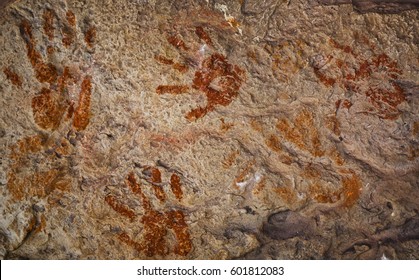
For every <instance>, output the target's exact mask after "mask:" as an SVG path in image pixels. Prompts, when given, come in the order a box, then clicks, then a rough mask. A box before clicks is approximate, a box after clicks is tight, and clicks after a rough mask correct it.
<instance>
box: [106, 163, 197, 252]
mask: <svg viewBox="0 0 419 280" xmlns="http://www.w3.org/2000/svg"><path fill="white" fill-rule="evenodd" d="M142 175H143V176H145V180H146V181H147V185H146V186H147V187H148V188H150V189H151V190H152V192H153V193H154V196H155V197H156V199H157V201H158V202H159V203H160V204H161V205H163V206H164V209H163V210H156V209H155V207H153V204H152V201H151V200H150V199H149V198H148V197H147V195H146V192H144V191H143V189H144V185H142V184H141V183H140V182H139V181H138V180H137V176H136V175H135V173H134V172H131V173H129V174H128V176H127V178H126V180H125V185H126V186H127V187H128V189H129V190H130V194H131V195H132V196H133V197H134V198H135V199H136V200H139V202H140V203H141V207H142V209H143V214H142V215H140V214H137V212H136V211H135V209H132V208H131V207H130V206H128V205H127V203H124V202H123V198H121V197H117V196H115V195H112V194H108V195H107V196H106V197H105V202H106V203H107V204H108V205H109V206H110V207H111V208H112V209H113V210H114V211H115V212H117V213H118V214H119V215H120V216H121V217H125V218H127V219H128V220H129V222H131V223H132V222H137V221H138V220H139V221H140V222H141V224H142V225H143V228H142V231H141V238H140V240H138V241H137V240H135V239H134V238H132V237H131V236H130V234H129V233H127V232H126V231H122V232H119V233H118V234H117V238H118V239H119V240H120V241H121V242H123V243H125V244H126V245H128V246H130V247H132V248H134V249H135V250H136V251H138V252H141V253H144V254H145V255H146V256H147V257H153V256H166V255H168V254H171V253H174V254H176V255H179V256H186V255H188V253H189V252H190V251H191V250H192V240H191V236H190V233H189V227H188V225H187V223H186V219H187V217H186V215H185V213H184V211H183V210H178V209H176V210H174V209H171V208H169V209H168V207H167V205H168V204H166V201H167V200H172V201H175V202H176V203H181V201H182V198H183V191H182V184H181V179H180V177H179V176H178V175H177V174H175V173H173V174H172V175H171V177H170V182H169V183H168V184H167V183H165V182H163V180H162V174H161V172H160V170H159V169H158V168H156V167H144V169H143V170H142ZM167 185H169V186H170V190H171V194H172V195H169V194H168V193H166V191H165V190H164V186H166V187H167ZM170 234H172V235H173V236H174V239H175V242H174V243H175V244H174V245H173V244H170V239H169V235H170Z"/></svg>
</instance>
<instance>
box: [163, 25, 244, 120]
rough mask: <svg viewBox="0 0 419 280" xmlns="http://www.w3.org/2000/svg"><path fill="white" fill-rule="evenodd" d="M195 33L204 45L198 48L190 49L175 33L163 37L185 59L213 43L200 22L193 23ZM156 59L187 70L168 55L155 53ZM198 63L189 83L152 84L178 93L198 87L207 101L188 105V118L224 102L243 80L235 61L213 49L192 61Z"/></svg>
mask: <svg viewBox="0 0 419 280" xmlns="http://www.w3.org/2000/svg"><path fill="white" fill-rule="evenodd" d="M195 34H196V35H197V37H198V39H200V40H201V41H202V42H203V43H204V45H202V46H201V48H202V50H201V49H200V50H191V48H189V47H188V46H187V45H186V43H185V42H184V41H183V40H182V39H180V38H179V37H178V36H176V35H174V36H169V37H168V38H167V41H168V43H169V44H171V45H172V46H173V47H175V48H176V49H177V50H178V51H179V52H181V53H182V57H184V58H186V59H185V60H187V61H194V60H195V59H194V58H193V56H194V52H195V53H200V54H203V53H205V50H206V48H208V49H211V50H212V49H213V48H214V46H213V43H212V40H211V38H210V36H209V35H208V34H207V33H206V32H205V30H204V28H203V27H201V26H198V27H196V29H195ZM156 60H157V61H158V62H160V63H162V64H168V65H173V68H174V69H176V70H178V71H179V72H181V73H185V72H187V71H188V66H187V63H175V62H174V61H173V60H172V59H169V58H166V57H164V56H161V55H158V56H156ZM194 64H199V65H198V69H197V70H196V71H195V75H194V78H193V80H192V83H191V84H190V85H160V86H158V87H157V88H156V93H158V94H182V93H185V92H188V91H192V90H198V91H200V92H202V93H204V94H205V96H206V98H207V104H206V105H205V106H202V107H201V106H200V107H197V108H195V109H192V110H191V111H190V112H188V113H187V114H186V118H187V119H188V120H190V121H193V120H197V119H199V118H202V117H204V116H205V115H206V114H208V113H209V112H212V111H214V110H215V108H216V107H217V106H228V105H229V104H230V103H231V102H233V100H234V99H235V98H236V97H237V95H238V94H239V89H240V87H241V86H242V83H243V82H244V71H243V70H242V69H241V68H239V67H238V66H237V65H232V64H230V63H229V62H228V60H227V58H226V57H225V56H224V55H222V54H220V53H218V52H213V53H212V54H211V55H209V56H207V57H206V58H204V59H203V60H202V61H200V62H197V63H194Z"/></svg>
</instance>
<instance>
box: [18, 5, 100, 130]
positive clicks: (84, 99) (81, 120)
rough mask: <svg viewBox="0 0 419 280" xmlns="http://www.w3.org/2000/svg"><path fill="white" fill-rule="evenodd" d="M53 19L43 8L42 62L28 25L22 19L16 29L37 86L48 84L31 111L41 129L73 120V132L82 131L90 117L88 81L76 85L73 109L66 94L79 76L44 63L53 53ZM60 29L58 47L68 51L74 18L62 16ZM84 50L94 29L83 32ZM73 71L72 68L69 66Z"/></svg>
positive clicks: (47, 128) (39, 94)
mask: <svg viewBox="0 0 419 280" xmlns="http://www.w3.org/2000/svg"><path fill="white" fill-rule="evenodd" d="M56 18H57V15H56V13H55V12H54V11H53V10H50V9H47V10H45V11H44V14H43V23H44V25H43V31H44V34H45V35H46V37H47V39H48V42H49V45H48V46H47V47H46V50H47V55H46V56H47V58H46V59H45V58H44V57H43V55H42V54H41V52H40V50H39V49H38V47H37V42H36V39H35V36H34V34H33V30H32V26H31V23H30V22H29V21H28V20H26V19H24V20H22V22H21V24H20V26H19V28H20V33H21V36H22V38H23V40H24V42H25V45H26V49H27V56H28V59H29V61H30V63H31V65H32V68H33V70H34V72H35V78H36V79H37V80H38V81H39V82H40V83H47V84H49V86H48V87H43V88H42V89H41V90H40V92H39V93H38V94H37V95H36V96H35V97H33V98H32V112H33V117H34V121H35V123H36V124H37V125H38V126H40V127H41V128H43V129H45V130H52V131H53V130H56V129H57V128H58V127H59V126H60V124H61V123H62V121H63V120H64V118H65V117H66V118H67V119H70V118H72V117H73V123H72V124H73V127H74V128H75V129H76V130H84V129H85V128H86V127H87V125H88V124H89V118H90V99H91V92H92V78H91V76H89V75H85V76H84V77H83V79H82V82H81V85H80V91H79V94H78V104H77V107H76V108H74V103H75V102H74V101H73V98H72V97H71V96H70V94H69V86H70V85H73V84H75V83H76V80H77V77H78V76H79V75H80V74H79V73H76V71H75V70H72V68H71V67H69V66H66V65H59V63H58V65H57V63H55V64H54V63H52V62H45V60H47V61H48V60H50V61H52V60H53V59H51V57H52V56H53V54H54V52H55V51H56V49H55V48H56V47H55V45H57V44H58V43H56V42H55V41H54V38H55V37H54V36H55V28H54V26H55V25H54V22H55V19H56ZM59 25H61V26H63V27H62V30H61V34H62V39H61V41H62V42H61V44H62V45H63V46H64V47H65V48H69V47H70V46H71V45H73V44H74V42H75V38H76V17H75V15H74V14H73V13H72V12H71V11H68V12H67V13H66V20H65V21H60V24H59ZM84 37H85V41H86V42H85V44H86V48H92V47H93V42H94V41H95V37H96V31H95V28H94V27H89V28H88V29H87V31H86V32H85V36H84ZM73 68H76V67H73Z"/></svg>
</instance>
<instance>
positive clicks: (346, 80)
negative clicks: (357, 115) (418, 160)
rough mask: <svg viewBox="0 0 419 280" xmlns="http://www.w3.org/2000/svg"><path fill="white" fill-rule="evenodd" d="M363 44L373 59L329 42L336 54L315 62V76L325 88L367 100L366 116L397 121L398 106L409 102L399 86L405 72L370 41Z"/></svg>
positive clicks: (349, 104) (349, 103) (317, 57)
mask: <svg viewBox="0 0 419 280" xmlns="http://www.w3.org/2000/svg"><path fill="white" fill-rule="evenodd" d="M360 43H361V47H363V48H366V49H367V50H368V52H367V53H371V55H369V56H366V55H364V54H361V53H357V52H355V51H354V50H353V49H352V47H351V46H347V45H341V44H339V43H338V42H336V41H335V40H333V39H330V41H329V44H330V45H331V47H332V48H333V53H332V54H330V55H328V56H323V55H319V56H316V57H315V58H314V59H313V62H312V67H313V69H314V73H315V75H316V76H317V78H318V79H319V80H320V82H322V83H323V84H324V85H326V86H333V85H338V86H340V87H342V88H344V89H345V90H347V91H348V92H349V93H355V94H356V95H358V97H361V98H365V99H366V101H367V102H368V106H367V108H366V113H368V114H373V115H377V116H378V117H380V118H383V119H390V120H394V119H397V118H398V117H399V115H400V111H399V108H398V106H399V105H401V104H402V103H403V102H404V101H406V95H405V92H404V90H403V88H402V87H401V86H400V85H399V84H398V83H397V82H396V81H397V79H398V77H399V76H400V75H401V74H402V71H401V70H400V69H399V67H398V65H397V62H396V61H394V60H392V59H391V58H390V57H389V56H388V55H387V54H385V53H383V52H377V47H376V46H375V45H373V44H372V43H370V42H369V40H368V39H367V38H362V37H361V38H360ZM383 81H385V82H383ZM338 105H340V101H339V104H338ZM342 105H343V106H344V107H345V108H348V109H349V107H350V106H352V103H351V102H349V101H347V100H346V101H345V103H342Z"/></svg>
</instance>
